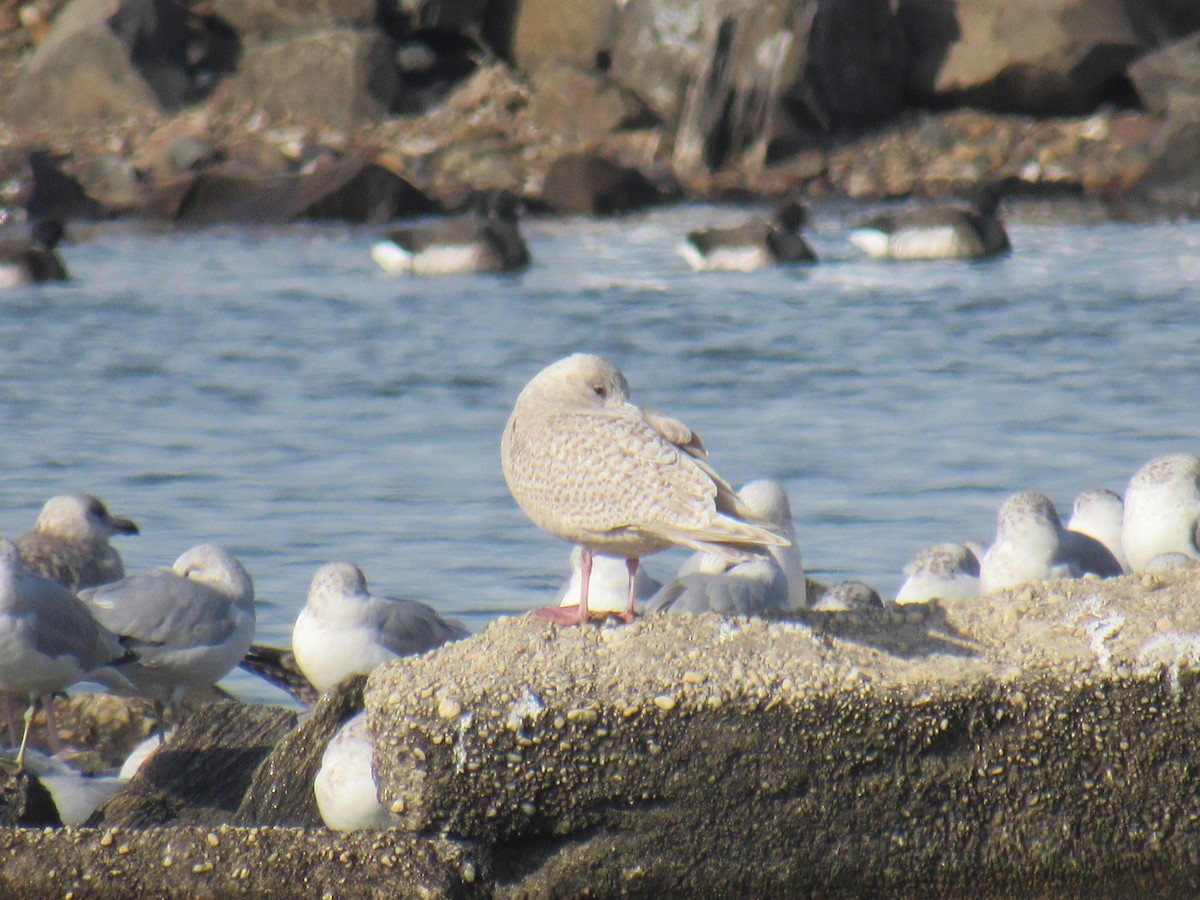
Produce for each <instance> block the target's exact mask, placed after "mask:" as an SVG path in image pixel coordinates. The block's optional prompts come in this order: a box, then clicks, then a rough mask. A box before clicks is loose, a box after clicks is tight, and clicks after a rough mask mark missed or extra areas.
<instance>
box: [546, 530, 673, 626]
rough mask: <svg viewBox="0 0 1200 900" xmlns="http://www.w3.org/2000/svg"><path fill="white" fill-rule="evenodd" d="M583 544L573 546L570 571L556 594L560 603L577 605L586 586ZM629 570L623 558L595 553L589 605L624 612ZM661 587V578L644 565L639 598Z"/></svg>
mask: <svg viewBox="0 0 1200 900" xmlns="http://www.w3.org/2000/svg"><path fill="white" fill-rule="evenodd" d="M582 567H583V548H582V547H581V546H579V545H578V544H576V545H575V546H574V547H572V548H571V574H570V576H568V578H567V580H566V581H564V582H563V583H562V584H561V585H559V588H558V592H557V593H556V594H555V595H554V599H555V601H556V602H557V603H558V605H559V606H572V607H574V606H578V605H579V591H580V588H582V586H583V568H582ZM628 585H629V571H628V569H626V568H625V563H624V562H623V561H622V560H619V559H614V558H613V557H611V556H594V557H592V577H591V579H590V580H589V581H588V609H589V610H590V611H591V612H594V613H618V614H619V613H624V612H625V607H626V604H627V603H628V597H627V596H626V595H627V594H628V593H629V587H628ZM661 587H662V582H660V581H658V580H656V579H655V578H652V577H651V576H650V574H649V573H648V572H646V570H645V569H642V568H639V569H638V573H637V585H636V586H635V588H634V593H635V594H636V595H637V597H636V599H638V600H641V601H642V602H645V601H647V600H649V599H650V598H651V597H653V596H654V594H655V592H656V591H658V589H659V588H661Z"/></svg>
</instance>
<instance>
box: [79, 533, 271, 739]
mask: <svg viewBox="0 0 1200 900" xmlns="http://www.w3.org/2000/svg"><path fill="white" fill-rule="evenodd" d="M79 596H80V598H81V599H82V600H83V601H84V603H86V604H87V605H88V607H89V608H90V609H91V610H92V614H93V615H94V616H95V617H96V619H97V620H98V621H99V622H100V624H102V625H104V626H105V627H106V628H108V629H109V630H110V631H113V632H115V633H116V634H118V635H119V636H120V637H121V641H122V643H123V644H124V645H125V646H126V647H128V648H129V649H131V650H133V651H134V653H136V654H137V656H138V658H139V659H138V662H136V663H131V664H130V665H127V666H122V667H121V671H120V675H121V676H123V678H122V679H121V680H112V679H102V680H103V681H104V683H105V684H106V685H108V686H109V687H110V688H112V689H114V690H119V691H125V692H130V693H136V694H139V695H141V696H143V697H148V698H150V699H151V700H153V701H154V705H155V708H156V710H157V711H158V714H159V736H160V739H161V737H162V735H163V733H164V731H163V717H162V711H163V706H164V705H168V706H170V707H171V711H172V713H173V716H174V720H175V722H176V723H178V722H179V720H180V719H179V717H180V704H181V703H182V701H183V698H184V697H186V696H187V695H188V694H189V693H190V692H192V691H195V690H201V689H204V688H210V687H212V686H213V685H214V684H216V683H217V682H218V681H220V680H221V679H222V678H224V677H225V676H226V675H227V674H228V673H229V672H230V670H232V669H233V668H234V666H236V665H237V664H238V662H239V661H241V659H242V657H243V656H245V655H246V651H247V650H249V649H250V642H251V641H252V640H253V639H254V623H255V614H254V583H253V582H252V581H251V580H250V575H249V573H248V572H247V571H246V570H245V568H243V566H242V564H241V563H240V562H238V561H237V560H236V559H234V557H233V556H231V555H230V554H229V553H227V552H225V551H224V550H222V549H221V548H220V547H214V546H213V545H211V544H200V545H199V546H196V547H193V548H192V549H191V550H188V551H187V552H186V553H184V554H183V555H182V556H180V557H179V559H177V560H175V564H174V565H173V566H172V567H171V568H170V569H156V570H154V571H152V572H146V573H143V574H137V575H130V576H128V577H126V578H122V579H121V580H120V581H116V582H113V583H112V584H105V585H101V586H99V587H95V588H89V589H88V590H85V591H82V592H80V595H79Z"/></svg>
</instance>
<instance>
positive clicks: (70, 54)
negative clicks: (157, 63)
mask: <svg viewBox="0 0 1200 900" xmlns="http://www.w3.org/2000/svg"><path fill="white" fill-rule="evenodd" d="M112 12H113V10H112V7H111V6H110V5H109V4H106V3H95V2H92V0H73V2H71V3H68V4H67V5H66V6H65V7H63V10H62V12H60V13H59V15H58V17H57V18H56V19H55V21H54V25H53V27H52V28H51V29H50V33H49V34H48V35H47V36H46V39H45V40H44V41H42V43H41V44H39V45H38V47H37V48H36V49H35V50H34V51H33V52H32V53H30V54H29V56H28V57H26V58H25V60H24V61H23V62H22V64H21V68H20V70H19V71H18V73H17V77H16V79H15V80H14V82H13V84H12V94H11V96H10V98H9V104H8V108H9V115H10V117H11V118H12V120H13V121H14V122H15V123H16V124H24V125H58V126H61V125H69V124H78V123H81V122H97V121H99V122H106V121H118V120H121V119H125V118H128V117H130V116H136V117H148V116H152V115H154V114H155V113H157V112H158V111H159V106H158V101H157V100H156V99H155V96H154V91H153V90H151V88H150V85H148V84H147V83H146V82H145V81H144V80H143V79H142V77H141V75H140V74H139V72H138V70H137V68H136V67H135V66H134V65H133V63H132V62H131V60H130V58H129V48H128V47H127V46H126V45H125V44H124V43H122V41H121V39H120V38H119V37H118V36H117V35H116V34H114V33H113V30H112V29H111V28H109V26H108V18H109V16H110V15H111V14H112Z"/></svg>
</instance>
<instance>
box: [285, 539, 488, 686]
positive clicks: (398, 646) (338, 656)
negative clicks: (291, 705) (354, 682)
mask: <svg viewBox="0 0 1200 900" xmlns="http://www.w3.org/2000/svg"><path fill="white" fill-rule="evenodd" d="M468 634H470V632H469V631H467V629H466V628H464V627H463V626H462V625H461V624H459V623H458V622H455V621H453V620H448V619H443V618H442V617H441V616H440V615H438V613H437V611H436V610H435V609H434V608H433V607H432V606H429V605H427V604H425V603H421V602H420V601H418V600H402V599H397V598H393V597H375V596H372V595H371V594H369V593H368V592H367V579H366V577H365V576H364V575H363V572H362V569H360V568H359V567H358V566H355V565H352V564H350V563H344V562H333V563H326V564H325V565H323V566H321V567H320V568H319V569H317V571H316V573H315V574H314V575H313V579H312V584H311V585H310V586H309V589H308V600H307V602H306V603H305V604H304V608H303V609H302V610H300V615H298V616H297V617H296V624H295V626H293V628H292V652H293V653H295V655H296V663H297V665H299V666H300V671H302V672H303V673H304V675H305V677H306V678H308V680H309V681H310V682H312V685H313V687H315V688H316V689H317V690H319V691H324V690H328V689H329V688H331V687H333V686H334V685H336V684H338V683H339V682H341V681H342V680H343V679H345V678H347V677H349V676H350V675H355V674H361V675H368V674H370V673H371V672H372V671H374V669H375V667H376V666H379V665H381V664H382V663H385V662H387V661H388V660H392V659H396V658H397V657H400V656H408V655H410V654H414V653H424V652H425V651H426V650H432V649H433V648H434V647H440V646H441V645H442V644H444V643H446V642H447V641H457V640H459V639H460V638H465V637H467V635H468Z"/></svg>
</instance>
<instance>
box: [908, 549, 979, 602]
mask: <svg viewBox="0 0 1200 900" xmlns="http://www.w3.org/2000/svg"><path fill="white" fill-rule="evenodd" d="M904 574H905V575H907V576H908V577H907V578H906V579H905V580H904V584H902V585H900V590H899V591H897V592H896V602H897V603H900V604H904V603H928V602H929V601H930V600H954V599H957V598H959V597H978V596H979V593H980V584H979V557H977V556H976V555H975V553H974V551H973V550H971V548H970V547H968V546H967V545H966V544H958V543H942V544H934V545H932V546H930V547H926V548H925V549H923V550H919V551H917V553H916V554H914V555H913V558H912V559H910V560H909V561H908V563H907V564H906V565H905V566H904Z"/></svg>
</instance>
